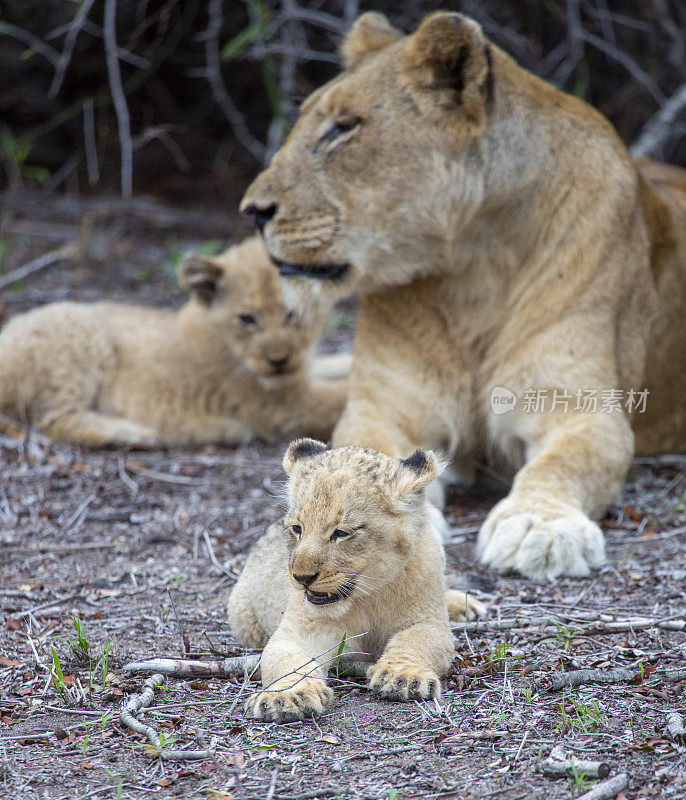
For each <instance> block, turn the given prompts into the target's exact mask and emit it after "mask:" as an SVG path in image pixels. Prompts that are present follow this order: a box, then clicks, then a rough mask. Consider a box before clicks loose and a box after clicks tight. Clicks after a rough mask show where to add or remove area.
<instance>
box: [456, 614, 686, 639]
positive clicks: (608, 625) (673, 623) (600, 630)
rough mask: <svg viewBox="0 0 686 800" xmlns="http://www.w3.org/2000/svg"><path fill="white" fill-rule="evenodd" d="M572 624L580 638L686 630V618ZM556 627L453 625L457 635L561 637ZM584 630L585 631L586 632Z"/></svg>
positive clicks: (525, 621)
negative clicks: (533, 631)
mask: <svg viewBox="0 0 686 800" xmlns="http://www.w3.org/2000/svg"><path fill="white" fill-rule="evenodd" d="M557 616H559V617H560V619H561V620H563V621H564V622H565V623H566V624H567V625H569V624H570V623H569V621H568V619H567V618H566V617H565V616H564V615H557ZM569 619H571V620H572V622H571V624H573V625H575V626H579V631H578V632H577V635H579V636H605V635H608V634H612V633H626V632H631V631H643V630H647V629H649V628H662V629H663V630H669V631H683V630H686V620H683V619H673V618H665V619H657V618H653V617H635V618H633V619H623V620H612V621H608V622H606V621H603V620H592V621H590V622H588V623H587V622H585V621H584V622H579V621H578V619H575V618H573V617H570V618H569ZM559 624H561V623H557V624H555V620H554V618H553V617H515V618H510V619H500V620H495V619H486V620H478V621H477V622H457V623H453V624H452V626H451V627H452V629H453V631H455V632H456V633H461V632H462V631H467V632H469V633H471V632H472V631H474V632H484V631H511V630H530V629H531V628H539V629H540V630H539V631H538V633H540V634H541V635H542V636H548V635H551V636H559V635H560V627H559ZM582 628H583V629H582Z"/></svg>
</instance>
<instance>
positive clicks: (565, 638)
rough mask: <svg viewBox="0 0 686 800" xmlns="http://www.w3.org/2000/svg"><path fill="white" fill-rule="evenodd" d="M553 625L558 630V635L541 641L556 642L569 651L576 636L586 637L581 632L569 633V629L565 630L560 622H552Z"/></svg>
mask: <svg viewBox="0 0 686 800" xmlns="http://www.w3.org/2000/svg"><path fill="white" fill-rule="evenodd" d="M553 624H554V625H555V627H556V628H557V629H558V631H559V633H558V634H557V635H556V636H555V637H551V638H548V639H544V640H543V641H544V642H557V643H558V644H559V645H561V646H562V648H563V649H564V650H569V648H570V647H571V645H572V642H573V641H574V639H575V638H577V637H578V636H585V635H586V631H583V630H578V631H571V630H569V628H566V627H565V626H564V625H562V623H560V622H554V623H553Z"/></svg>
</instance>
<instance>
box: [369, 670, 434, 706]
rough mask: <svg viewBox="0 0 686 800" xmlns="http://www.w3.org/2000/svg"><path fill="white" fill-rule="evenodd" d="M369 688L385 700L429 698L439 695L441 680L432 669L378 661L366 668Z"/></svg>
mask: <svg viewBox="0 0 686 800" xmlns="http://www.w3.org/2000/svg"><path fill="white" fill-rule="evenodd" d="M367 678H368V679H369V687H370V689H371V690H372V691H373V692H375V693H376V694H378V695H379V696H380V697H383V698H384V699H385V700H402V701H406V700H430V699H431V698H432V697H440V696H441V682H440V680H439V678H438V675H436V673H435V672H433V671H432V670H428V669H427V670H425V669H421V668H420V667H416V666H414V665H413V664H402V663H389V662H385V663H384V662H383V661H378V662H377V663H376V664H373V665H372V666H371V667H369V669H368V670H367Z"/></svg>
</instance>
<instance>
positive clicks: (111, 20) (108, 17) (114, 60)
mask: <svg viewBox="0 0 686 800" xmlns="http://www.w3.org/2000/svg"><path fill="white" fill-rule="evenodd" d="M103 32H104V41H105V57H106V61H107V77H108V80H109V84H110V92H111V94H112V103H113V105H114V111H115V114H116V117H117V127H118V129H119V149H120V151H121V194H122V197H123V198H124V199H126V200H128V199H129V198H130V197H131V195H132V194H133V145H132V143H131V117H130V116H129V107H128V106H127V104H126V94H125V93H124V87H123V85H122V81H121V71H120V69H119V52H118V47H117V0H105V17H104V31H103Z"/></svg>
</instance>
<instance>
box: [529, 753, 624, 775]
mask: <svg viewBox="0 0 686 800" xmlns="http://www.w3.org/2000/svg"><path fill="white" fill-rule="evenodd" d="M538 770H539V772H541V773H542V774H543V775H549V776H550V777H553V778H571V777H574V776H579V775H583V776H584V777H586V778H600V779H601V780H602V779H603V778H607V776H608V775H609V774H610V765H609V764H606V763H605V762H604V761H587V760H584V759H580V758H574V757H572V758H567V759H566V760H565V761H557V760H556V759H554V758H546V760H545V761H541V763H540V765H539V768H538Z"/></svg>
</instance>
